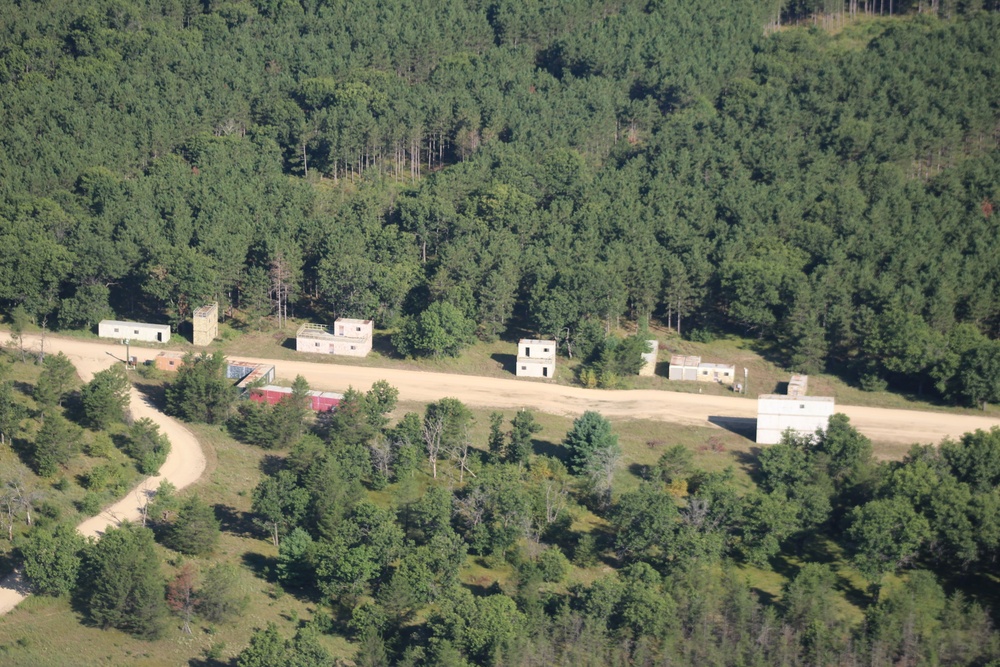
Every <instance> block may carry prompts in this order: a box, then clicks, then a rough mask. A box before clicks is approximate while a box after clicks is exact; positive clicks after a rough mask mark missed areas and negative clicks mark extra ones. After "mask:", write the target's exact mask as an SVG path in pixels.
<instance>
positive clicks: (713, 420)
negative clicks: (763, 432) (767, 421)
mask: <svg viewBox="0 0 1000 667" xmlns="http://www.w3.org/2000/svg"><path fill="white" fill-rule="evenodd" d="M708 422H709V423H710V424H715V425H716V426H718V427H719V428H724V429H726V430H727V431H729V432H730V433H735V434H736V435H739V436H742V437H744V438H746V439H747V440H749V441H751V442H756V441H757V419H756V418H753V417H723V416H720V415H711V416H710V417H709V418H708Z"/></svg>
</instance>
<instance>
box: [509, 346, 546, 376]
mask: <svg viewBox="0 0 1000 667" xmlns="http://www.w3.org/2000/svg"><path fill="white" fill-rule="evenodd" d="M514 374H515V375H517V377H528V378H552V377H555V374H556V342H555V341H554V340H537V339H534V338H522V339H521V340H520V342H518V344H517V366H516V367H515V373H514Z"/></svg>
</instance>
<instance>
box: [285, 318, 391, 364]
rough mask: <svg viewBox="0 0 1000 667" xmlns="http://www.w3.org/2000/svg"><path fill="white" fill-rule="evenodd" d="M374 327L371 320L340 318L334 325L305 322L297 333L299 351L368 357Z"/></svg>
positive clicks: (296, 345)
mask: <svg viewBox="0 0 1000 667" xmlns="http://www.w3.org/2000/svg"><path fill="white" fill-rule="evenodd" d="M373 332H374V327H373V325H372V321H371V320H355V319H348V318H340V319H338V320H337V321H336V322H334V323H333V326H332V327H331V326H327V325H325V324H303V325H302V326H301V327H299V330H298V331H297V332H296V333H295V349H296V351H298V352H315V353H317V354H335V355H338V356H345V357H367V356H368V353H369V352H371V351H372V334H373Z"/></svg>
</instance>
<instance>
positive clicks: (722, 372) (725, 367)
mask: <svg viewBox="0 0 1000 667" xmlns="http://www.w3.org/2000/svg"><path fill="white" fill-rule="evenodd" d="M735 378H736V366H733V365H732V364H711V363H701V364H698V382H718V383H719V384H732V383H733V380H734V379H735Z"/></svg>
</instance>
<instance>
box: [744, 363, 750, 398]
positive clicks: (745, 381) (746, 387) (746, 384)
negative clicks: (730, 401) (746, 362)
mask: <svg viewBox="0 0 1000 667" xmlns="http://www.w3.org/2000/svg"><path fill="white" fill-rule="evenodd" d="M749 375H750V374H749V372H748V371H747V367H746V366H744V367H743V393H744V394H746V393H747V391H748V390H749V385H750V381H749V380H748V377H749Z"/></svg>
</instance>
